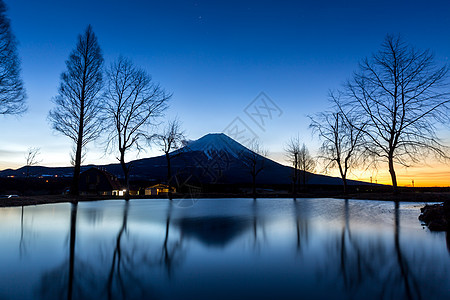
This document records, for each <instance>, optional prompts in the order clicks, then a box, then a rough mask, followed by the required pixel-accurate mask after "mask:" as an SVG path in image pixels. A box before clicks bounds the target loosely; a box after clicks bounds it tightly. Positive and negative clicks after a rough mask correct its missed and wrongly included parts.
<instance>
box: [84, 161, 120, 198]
mask: <svg viewBox="0 0 450 300" xmlns="http://www.w3.org/2000/svg"><path fill="white" fill-rule="evenodd" d="M79 189H80V194H81V195H102V196H123V195H124V189H123V188H122V185H121V184H120V182H119V179H117V177H116V176H114V175H113V174H111V173H109V172H107V171H105V170H101V169H98V168H95V167H92V168H90V169H88V170H86V171H84V172H82V173H81V174H80V184H79Z"/></svg>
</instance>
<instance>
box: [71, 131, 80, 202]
mask: <svg viewBox="0 0 450 300" xmlns="http://www.w3.org/2000/svg"><path fill="white" fill-rule="evenodd" d="M80 131H81V130H80ZM81 139H82V137H80V135H78V142H77V150H76V153H75V167H74V171H73V180H72V187H71V188H70V193H71V194H72V195H74V196H78V195H79V194H80V191H79V185H80V171H81Z"/></svg>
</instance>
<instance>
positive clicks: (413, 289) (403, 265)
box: [386, 202, 422, 299]
mask: <svg viewBox="0 0 450 300" xmlns="http://www.w3.org/2000/svg"><path fill="white" fill-rule="evenodd" d="M394 211H395V222H394V245H395V252H396V258H397V263H398V267H399V269H400V276H399V278H398V279H397V280H396V281H397V282H399V281H400V282H402V283H403V285H404V287H405V293H406V297H407V298H408V299H421V298H422V296H421V293H420V287H419V282H418V281H417V278H416V276H415V274H414V273H413V271H412V270H411V268H410V265H409V262H408V260H407V258H406V256H404V255H403V253H402V248H401V247H400V209H399V203H398V202H395V210H394ZM386 285H392V283H391V282H386Z"/></svg>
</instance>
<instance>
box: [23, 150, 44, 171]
mask: <svg viewBox="0 0 450 300" xmlns="http://www.w3.org/2000/svg"><path fill="white" fill-rule="evenodd" d="M40 154H41V149H40V148H36V147H30V148H28V150H27V154H26V155H25V160H26V165H25V166H26V169H27V174H26V178H28V176H29V175H30V167H31V166H35V165H37V164H38V163H40V162H41V160H39V159H38V156H39V155H40Z"/></svg>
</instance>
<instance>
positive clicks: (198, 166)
mask: <svg viewBox="0 0 450 300" xmlns="http://www.w3.org/2000/svg"><path fill="white" fill-rule="evenodd" d="M246 153H251V150H249V149H247V148H246V147H244V146H243V145H241V144H240V143H238V142H236V141H235V140H233V139H232V138H230V137H228V136H227V135H225V134H223V133H211V134H207V135H205V136H203V137H202V138H200V139H198V140H196V141H192V142H189V143H188V144H187V145H186V146H185V147H183V148H181V149H179V150H176V151H174V152H172V154H171V155H172V159H171V165H172V174H173V175H174V176H176V180H179V181H182V182H190V183H207V184H209V183H218V184H248V183H251V179H252V178H251V175H250V173H249V168H248V166H246V165H245V162H244V161H243V160H242V155H245V154H246ZM261 159H263V160H264V169H263V171H262V172H261V173H260V174H259V175H258V176H257V183H258V184H290V183H291V176H292V174H293V168H291V167H288V166H284V165H281V164H279V163H277V162H275V161H273V160H270V159H268V158H263V157H261ZM130 163H131V164H132V170H131V179H132V180H153V181H159V182H164V181H166V179H167V162H166V158H165V157H164V156H157V157H152V158H144V159H138V160H134V161H132V162H130ZM90 167H92V165H89V166H83V167H82V171H83V170H86V169H88V168H90ZM97 167H99V168H102V169H104V170H106V171H108V172H110V173H112V174H114V175H116V176H118V177H119V178H121V177H122V169H121V167H120V165H119V164H109V165H99V166H97ZM72 172H73V170H72V168H70V167H54V168H51V167H40V166H32V167H29V174H30V176H33V177H38V176H55V175H56V176H58V177H70V176H72ZM25 174H26V167H22V168H19V169H17V170H11V169H8V170H3V171H0V177H7V176H16V177H23V176H25ZM307 183H308V184H314V185H316V184H318V185H341V184H342V181H341V179H340V178H337V177H330V176H325V175H318V174H312V173H308V174H307ZM349 184H350V185H354V184H368V183H365V182H359V181H351V180H350V181H349Z"/></svg>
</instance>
